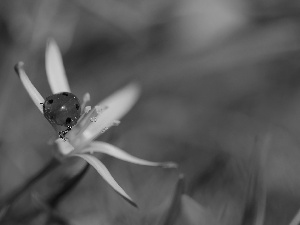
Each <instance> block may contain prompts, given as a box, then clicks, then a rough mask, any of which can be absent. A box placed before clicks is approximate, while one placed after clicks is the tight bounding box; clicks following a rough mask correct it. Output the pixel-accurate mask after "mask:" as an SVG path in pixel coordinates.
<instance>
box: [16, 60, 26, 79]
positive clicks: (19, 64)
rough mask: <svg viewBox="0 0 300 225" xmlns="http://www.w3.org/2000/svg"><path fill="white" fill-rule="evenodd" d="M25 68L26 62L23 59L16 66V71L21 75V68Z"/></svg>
mask: <svg viewBox="0 0 300 225" xmlns="http://www.w3.org/2000/svg"><path fill="white" fill-rule="evenodd" d="M23 68H24V63H23V62H22V61H20V62H18V63H17V64H16V65H15V66H14V69H15V72H16V73H17V75H18V76H20V70H23Z"/></svg>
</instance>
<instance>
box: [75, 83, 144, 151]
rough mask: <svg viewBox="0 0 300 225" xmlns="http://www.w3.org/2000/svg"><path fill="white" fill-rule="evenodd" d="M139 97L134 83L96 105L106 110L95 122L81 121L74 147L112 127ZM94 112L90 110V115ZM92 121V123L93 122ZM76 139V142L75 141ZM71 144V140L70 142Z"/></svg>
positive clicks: (138, 88)
mask: <svg viewBox="0 0 300 225" xmlns="http://www.w3.org/2000/svg"><path fill="white" fill-rule="evenodd" d="M139 95H140V87H139V85H137V84H135V83H131V84H129V85H127V86H126V87H124V88H123V89H121V90H119V91H117V92H115V93H114V94H112V95H111V96H109V97H108V98H106V99H105V100H103V101H102V102H100V103H99V104H98V106H99V108H101V107H103V108H106V109H105V110H103V111H101V113H99V114H98V116H97V117H96V119H95V120H96V122H90V120H89V119H88V118H87V119H85V120H83V123H88V125H87V126H86V124H81V125H80V126H81V127H83V130H82V132H81V133H80V134H79V135H78V136H77V137H76V138H75V139H74V143H72V144H73V145H74V146H78V145H79V146H83V145H86V144H87V143H88V142H90V141H92V140H93V139H95V138H96V137H97V136H99V135H100V134H101V133H103V132H104V131H105V130H107V129H108V128H109V127H111V126H113V125H114V122H115V121H116V120H119V119H121V118H122V117H123V116H124V115H125V114H126V113H127V112H128V111H129V110H130V109H131V108H132V107H133V105H134V104H135V103H136V101H137V99H138V97H139ZM94 111H95V110H92V111H91V112H90V114H88V115H87V117H88V116H89V115H91V114H92V113H93V112H94ZM95 120H94V121H95ZM84 127H86V128H85V129H84ZM76 139H77V140H76ZM71 142H72V140H71Z"/></svg>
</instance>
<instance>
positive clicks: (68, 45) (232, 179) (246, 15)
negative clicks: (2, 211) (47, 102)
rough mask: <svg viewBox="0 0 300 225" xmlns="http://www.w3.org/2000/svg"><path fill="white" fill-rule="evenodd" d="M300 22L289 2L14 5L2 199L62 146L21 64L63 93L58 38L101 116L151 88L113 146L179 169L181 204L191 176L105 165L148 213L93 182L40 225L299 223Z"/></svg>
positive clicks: (51, 184) (23, 209)
mask: <svg viewBox="0 0 300 225" xmlns="http://www.w3.org/2000/svg"><path fill="white" fill-rule="evenodd" d="M299 15H300V4H299V2H298V1H283V0H272V1H271V0H255V1H246V0H244V1H238V0H225V1H224V0H177V1H171V0H163V1H162V0H153V1H145V0H144V1H143V0H139V1H138V0H127V1H117V0H110V1H104V0H98V1H92V0H88V1H83V0H72V1H61V0H54V1H50V0H48V1H47V0H42V1H37V0H30V1H16V0H10V1H8V0H2V1H0V34H1V35H0V52H1V54H0V59H1V60H0V128H1V132H0V154H1V157H0V160H1V163H0V197H4V196H6V195H7V194H8V193H9V192H10V191H11V190H12V189H14V188H16V187H17V186H19V185H21V184H22V183H23V182H25V181H26V180H27V179H28V177H30V176H31V175H32V174H34V173H35V172H36V171H38V170H39V169H40V168H41V167H42V166H43V165H44V164H45V163H46V162H47V161H48V160H49V159H50V158H51V156H52V152H51V146H50V145H49V144H48V143H49V139H50V138H51V137H54V135H55V134H54V133H53V131H52V129H51V126H49V124H48V123H47V121H46V120H45V119H44V118H43V116H42V115H40V113H39V112H38V110H36V108H35V106H34V104H32V102H31V99H30V98H29V97H28V95H27V94H26V93H25V90H24V89H23V87H22V86H21V84H20V82H19V80H18V78H17V77H16V76H15V74H14V71H13V66H14V64H15V63H16V62H18V61H19V60H22V61H24V62H25V65H26V69H27V72H28V74H29V76H30V79H31V80H32V82H33V83H34V84H35V85H36V87H37V88H38V89H39V90H40V92H41V94H42V95H43V96H47V95H49V94H50V88H49V87H48V84H47V81H46V76H45V69H44V52H45V43H46V41H47V38H48V37H53V38H55V39H56V40H57V42H58V44H59V46H60V48H61V49H62V52H63V57H64V62H65V66H66V71H67V74H68V78H69V81H70V83H71V87H72V88H73V90H72V91H73V92H74V93H75V94H76V95H77V96H83V94H84V93H85V92H87V91H88V92H89V93H90V94H91V96H92V102H91V104H92V105H94V104H95V103H97V102H98V101H100V100H101V99H102V98H104V97H105V96H107V95H109V93H111V92H113V91H114V90H116V89H117V88H119V87H121V86H122V85H124V84H126V83H127V82H130V81H132V80H136V81H138V82H140V83H141V85H142V88H143V95H142V98H141V99H140V101H139V103H138V104H137V106H136V107H135V108H134V109H133V110H132V111H131V112H130V113H129V114H128V116H126V117H125V118H124V119H123V120H122V123H121V125H120V126H119V127H117V128H113V129H112V130H111V131H109V132H108V134H105V135H104V136H103V137H100V139H102V140H105V139H106V138H107V136H108V135H112V136H113V138H112V139H111V140H112V142H113V144H115V145H117V146H119V147H121V148H123V149H124V150H126V151H128V152H130V153H132V154H134V155H136V156H139V157H142V158H145V159H149V160H154V161H165V160H168V161H169V160H174V161H176V162H178V163H179V165H180V172H181V173H183V174H184V175H185V183H184V186H185V188H184V189H185V192H184V191H183V189H182V191H181V192H178V193H177V192H176V183H178V173H177V171H173V172H172V171H169V170H162V169H157V168H156V169H155V168H144V167H139V166H134V165H128V164H126V163H124V162H119V161H117V160H115V159H111V158H109V157H104V158H103V161H104V163H105V164H106V165H107V166H108V168H109V169H110V171H111V172H112V174H113V176H114V177H115V178H116V180H117V181H118V182H119V183H120V185H121V186H122V187H124V189H125V190H126V192H128V193H129V195H130V196H132V197H133V198H134V199H135V200H136V201H137V203H138V205H139V206H140V208H139V209H138V210H137V209H134V208H132V207H131V206H130V205H128V204H127V203H126V202H125V201H123V199H121V198H120V197H119V196H118V195H116V194H115V193H114V192H113V191H112V190H111V189H110V188H109V187H108V186H107V185H106V183H105V182H104V181H103V180H101V179H100V178H99V177H98V176H97V175H96V173H95V172H94V171H92V170H90V171H89V172H88V173H87V176H85V177H84V178H83V180H82V181H81V182H80V184H79V185H78V187H76V188H75V189H74V190H73V191H72V192H71V193H70V194H69V195H68V196H66V199H64V200H63V201H62V202H61V203H60V204H59V205H58V206H57V208H56V211H55V212H51V215H52V216H50V217H49V211H47V210H42V212H41V213H39V214H38V216H36V217H34V218H32V219H31V220H30V221H29V220H28V224H44V223H45V224H47V221H48V224H68V223H69V224H91V225H92V224H131V225H132V224H165V225H167V224H228V225H229V224H230V225H234V224H255V225H259V224H272V225H274V224H289V223H290V222H291V221H292V219H293V217H294V216H295V215H296V213H297V211H298V210H299V207H300V201H299V200H300V192H299V190H300V189H299V187H300V177H299V174H298V173H299V171H300V166H299V160H300V151H299V144H300V139H299V135H300V129H299V127H300V126H299V125H300V117H299V113H300V91H299V90H300V89H299V88H300V79H299V72H300V66H299V60H300V54H299V47H300V32H299V31H300V29H299V27H300V26H299V25H300V18H299ZM80 98H81V97H80ZM74 165H77V163H76V162H73V161H70V162H69V165H64V166H63V167H61V168H59V169H58V170H56V171H54V172H53V173H52V174H51V175H50V176H49V177H46V178H45V179H43V180H42V182H40V183H39V185H38V186H37V187H35V189H34V190H32V191H31V192H30V193H28V196H24V197H23V199H21V200H20V201H19V202H18V204H16V205H15V207H14V213H15V214H16V215H14V217H15V218H22V215H23V214H26V213H28V212H29V213H30V212H34V210H36V209H39V210H40V208H41V207H40V204H39V203H37V200H36V198H33V197H32V194H33V193H35V195H37V196H38V199H44V198H46V197H47V195H49V193H51V192H53V191H55V190H56V189H59V187H60V184H61V182H62V181H63V180H64V179H66V177H69V176H71V175H72V174H74V173H75V172H76V171H78V170H79V169H78V168H77V166H78V165H77V166H74ZM74 170H75V172H74ZM174 193H175V194H174ZM176 193H177V194H176ZM183 193H185V194H184V195H182V194H183ZM176 196H177V197H176ZM174 198H177V200H176V201H173V200H174ZM175 203H176V205H177V207H175V206H174V207H173V208H172V204H173V205H174V204H175ZM29 205H31V207H29ZM173 209H174V210H177V211H176V212H177V213H175V214H172V210H173ZM169 214H170V215H171V214H172V215H176V216H173V217H172V220H167V219H165V218H168V215H169ZM34 215H35V214H34ZM298 217H299V216H298ZM49 218H54V219H53V220H51V219H49ZM24 221H25V220H24ZM24 221H23V222H20V221H17V220H16V221H15V224H24ZM54 221H55V222H56V223H54ZM170 221H172V222H170Z"/></svg>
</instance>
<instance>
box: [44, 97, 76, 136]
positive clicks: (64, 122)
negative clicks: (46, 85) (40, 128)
mask: <svg viewBox="0 0 300 225" xmlns="http://www.w3.org/2000/svg"><path fill="white" fill-rule="evenodd" d="M42 104H43V113H44V117H45V118H46V119H47V120H48V121H49V123H51V124H56V125H60V126H64V127H67V129H66V130H65V131H60V132H59V137H60V138H62V139H64V140H65V135H66V134H67V133H68V132H69V131H70V130H71V129H72V127H73V126H75V125H76V124H77V121H78V119H79V118H80V112H81V109H80V102H79V99H78V98H77V97H76V96H75V95H74V94H72V93H70V92H61V93H57V94H54V95H50V96H48V97H47V98H46V99H45V102H44V103H42Z"/></svg>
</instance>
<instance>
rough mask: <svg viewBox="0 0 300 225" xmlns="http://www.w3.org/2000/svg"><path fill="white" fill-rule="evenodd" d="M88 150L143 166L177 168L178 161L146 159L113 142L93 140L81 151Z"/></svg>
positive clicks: (85, 151)
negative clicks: (129, 152) (124, 149)
mask: <svg viewBox="0 0 300 225" xmlns="http://www.w3.org/2000/svg"><path fill="white" fill-rule="evenodd" d="M87 152H90V153H92V152H101V153H104V154H107V155H110V156H113V157H115V158H117V159H121V160H123V161H126V162H130V163H134V164H138V165H143V166H162V167H164V168H177V165H176V163H173V162H151V161H147V160H144V159H140V158H137V157H135V156H132V155H130V154H128V153H127V152H125V151H123V150H122V149H119V148H117V147H116V146H113V145H111V144H108V143H105V142H101V141H93V142H92V143H91V144H90V145H89V146H88V147H86V148H84V149H82V150H81V153H87Z"/></svg>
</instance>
